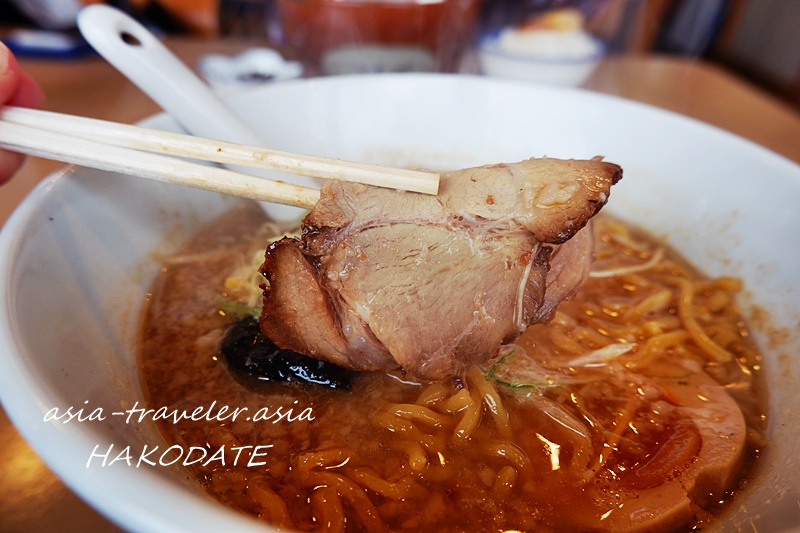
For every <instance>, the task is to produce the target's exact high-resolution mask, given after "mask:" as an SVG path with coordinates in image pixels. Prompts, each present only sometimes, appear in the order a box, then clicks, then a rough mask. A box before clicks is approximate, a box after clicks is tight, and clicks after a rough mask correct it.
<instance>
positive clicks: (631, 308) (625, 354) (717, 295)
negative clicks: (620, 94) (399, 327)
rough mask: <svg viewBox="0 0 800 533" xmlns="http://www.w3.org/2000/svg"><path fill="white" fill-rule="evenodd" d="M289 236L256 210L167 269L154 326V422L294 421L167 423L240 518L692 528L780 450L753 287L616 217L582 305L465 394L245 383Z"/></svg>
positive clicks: (148, 358) (355, 525)
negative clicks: (235, 362) (168, 414)
mask: <svg viewBox="0 0 800 533" xmlns="http://www.w3.org/2000/svg"><path fill="white" fill-rule="evenodd" d="M253 228H260V229H259V230H258V231H256V232H254V231H253ZM276 231H277V229H276V228H274V227H272V226H271V225H270V224H269V223H268V222H267V221H265V220H264V218H263V215H262V214H261V212H260V210H259V209H258V208H257V207H255V206H252V205H249V204H247V205H244V206H243V207H240V208H238V209H237V210H235V211H233V212H231V213H229V214H227V215H225V216H224V217H223V218H221V219H220V220H217V221H216V222H215V223H214V224H212V225H211V226H209V228H208V229H207V230H205V231H203V232H201V236H199V237H198V238H196V239H195V240H194V241H193V242H191V243H189V245H188V246H187V247H186V249H184V250H182V251H181V252H180V253H179V254H176V255H175V256H173V257H170V258H168V259H167V260H166V261H165V262H164V265H163V268H162V272H161V273H160V275H159V276H158V277H157V279H156V281H155V283H154V285H153V289H152V293H151V295H150V300H149V303H148V305H147V309H146V312H145V315H144V318H143V324H142V330H141V340H140V358H141V365H142V374H143V382H144V384H145V387H146V393H147V398H148V402H149V403H150V405H151V407H153V408H157V407H161V406H167V407H169V408H172V409H181V410H186V411H189V412H191V411H192V410H193V409H194V408H196V407H197V406H206V407H209V406H211V405H217V406H220V405H226V406H230V407H231V408H234V407H236V408H247V410H246V411H243V412H246V413H249V414H254V413H257V412H259V410H263V409H264V408H267V411H266V412H268V413H275V412H276V411H277V410H282V411H281V412H282V413H284V414H286V413H292V414H293V416H294V419H293V420H291V421H290V418H283V419H281V420H279V421H278V420H277V419H270V420H263V419H262V420H258V421H256V420H254V419H255V418H256V417H253V416H247V417H245V416H241V417H237V418H236V419H235V420H234V419H226V420H222V421H220V420H216V419H212V420H210V421H209V420H205V419H204V420H198V421H192V420H181V421H179V422H178V423H172V422H168V423H163V424H162V425H161V426H160V430H161V432H162V434H163V436H164V437H165V439H166V440H168V441H169V442H170V443H172V444H176V445H179V446H181V447H183V448H185V449H188V448H189V447H191V446H197V447H203V448H206V449H208V450H218V449H222V448H224V449H225V450H226V451H225V452H224V453H225V454H227V455H226V458H227V460H225V461H223V460H215V461H208V462H198V463H195V464H192V465H190V466H188V467H186V468H188V470H189V472H190V473H191V476H192V477H194V478H195V479H196V480H197V481H198V483H199V484H200V485H202V487H203V488H204V489H205V490H206V491H207V492H208V493H210V494H211V495H213V496H214V497H215V498H216V499H218V500H219V501H221V502H224V503H225V504H227V505H229V506H231V507H234V508H236V509H238V510H240V511H242V512H244V513H247V514H249V515H252V516H254V517H257V518H258V519H260V520H263V521H266V522H268V523H270V524H273V525H275V526H277V527H280V528H283V529H287V530H300V531H337V532H338V531H348V532H350V531H509V530H511V531H533V530H535V531H568V530H581V531H585V530H604V529H606V530H615V531H622V530H629V531H638V530H646V529H659V530H682V529H690V528H693V527H702V526H703V525H705V524H707V523H708V522H709V521H710V520H713V519H714V518H715V517H716V516H717V515H718V514H719V513H721V512H724V510H725V508H726V503H727V502H728V501H729V500H730V499H731V498H732V497H733V496H734V495H735V492H736V490H737V488H738V487H739V486H740V485H741V483H742V481H741V480H742V479H744V476H746V474H747V472H748V471H749V470H750V469H752V465H753V463H754V459H755V458H756V457H757V455H758V454H759V452H760V450H761V449H762V448H763V446H764V442H763V426H764V416H763V412H764V411H763V405H762V403H763V402H762V400H761V399H760V385H759V383H760V378H759V376H760V364H761V356H760V355H759V353H758V351H757V350H756V349H755V347H754V345H753V343H752V342H751V340H750V338H749V336H748V332H747V329H746V326H745V324H744V323H743V320H742V317H741V315H740V313H739V311H738V308H737V306H736V293H737V292H738V291H739V290H740V289H741V284H740V283H739V281H737V280H735V279H731V278H724V277H723V278H717V279H707V278H704V277H701V276H700V275H698V274H697V272H695V271H694V270H693V269H692V268H690V266H689V265H688V264H687V263H686V262H684V261H683V260H681V259H680V258H679V257H678V256H677V255H676V254H675V253H673V252H672V251H671V250H669V249H667V248H666V247H665V246H663V245H661V244H659V243H657V242H656V241H654V240H653V239H651V238H649V237H647V236H646V235H644V234H643V233H641V232H638V231H635V230H634V229H632V228H631V227H629V226H627V225H625V224H623V223H621V222H619V221H616V220H615V219H613V218H610V217H609V216H606V215H600V216H599V217H597V219H596V221H595V223H594V232H595V241H596V250H595V256H596V258H595V262H594V264H593V268H592V275H591V277H590V278H589V279H588V280H587V282H586V283H585V284H584V285H583V286H582V288H581V289H580V291H579V293H578V294H576V295H575V296H574V297H573V298H572V299H570V300H568V301H565V302H563V303H562V304H561V305H560V306H559V308H558V310H557V312H556V313H555V316H554V318H553V320H552V321H551V322H550V323H548V324H545V325H535V326H532V327H530V328H529V329H528V330H527V331H526V332H525V333H524V334H523V335H522V337H520V338H519V340H518V341H517V342H516V343H515V344H513V345H510V346H506V347H504V348H503V349H502V351H501V355H500V357H498V358H497V359H496V360H495V361H492V362H491V363H490V364H488V365H486V367H483V368H479V367H475V368H472V369H471V370H470V371H469V373H468V374H467V375H466V376H464V377H463V378H459V379H449V380H445V381H440V382H422V381H418V380H415V379H413V378H412V377H410V376H406V375H404V374H403V373H402V372H400V371H396V372H389V373H362V374H358V375H356V376H355V378H354V379H353V381H352V386H351V388H350V390H337V389H331V388H326V387H321V386H314V385H309V384H296V383H275V382H261V381H258V380H252V381H243V380H242V379H241V378H240V377H237V376H236V375H235V373H234V372H232V370H231V369H229V368H228V366H227V364H226V362H225V358H224V357H223V356H222V355H221V353H220V345H221V342H222V339H223V337H224V336H225V333H226V331H227V330H228V328H230V327H231V325H232V324H234V323H236V322H238V321H240V320H242V318H243V316H245V315H247V314H248V313H249V312H253V313H257V312H258V304H259V291H258V290H253V286H254V284H256V285H257V284H258V283H262V282H263V280H262V281H260V280H259V279H258V277H257V275H256V274H254V272H255V270H256V268H257V266H258V262H259V260H260V257H263V249H264V247H265V243H266V242H267V241H268V240H269V239H270V237H271V234H272V233H275V232H276ZM476 275H478V273H476ZM254 295H255V296H254ZM254 308H255V309H254ZM433 326H434V327H435V325H433ZM214 402H216V403H214ZM304 410H305V412H306V414H308V415H311V413H313V416H307V417H298V416H297V415H298V414H299V413H301V412H303V411H304ZM262 412H264V411H262ZM247 446H251V447H255V446H264V447H267V448H264V449H268V451H267V453H265V454H263V455H261V456H259V457H258V461H257V463H258V464H257V465H256V466H250V467H248V465H247V463H246V461H243V460H238V461H237V460H236V459H237V458H236V457H235V456H233V450H234V449H236V448H238V447H247ZM253 449H254V448H245V452H242V453H244V454H245V455H247V453H250V452H251V451H252V450H253ZM239 459H241V457H240V458H239ZM223 463H224V464H223Z"/></svg>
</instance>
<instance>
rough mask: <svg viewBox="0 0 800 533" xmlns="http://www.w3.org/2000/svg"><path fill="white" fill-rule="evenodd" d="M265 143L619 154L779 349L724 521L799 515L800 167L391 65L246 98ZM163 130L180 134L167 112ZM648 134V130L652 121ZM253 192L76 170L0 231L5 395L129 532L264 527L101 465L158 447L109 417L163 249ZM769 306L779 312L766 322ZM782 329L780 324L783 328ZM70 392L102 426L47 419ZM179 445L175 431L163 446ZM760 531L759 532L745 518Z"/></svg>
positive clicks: (691, 131)
mask: <svg viewBox="0 0 800 533" xmlns="http://www.w3.org/2000/svg"><path fill="white" fill-rule="evenodd" d="M231 105H232V106H233V107H234V108H235V109H237V110H239V111H241V113H242V115H243V116H244V117H245V118H246V119H247V120H249V121H250V122H252V124H253V125H254V126H255V127H256V128H257V129H258V130H260V131H261V132H262V133H263V135H264V138H265V140H266V143H267V146H270V147H272V148H276V149H283V150H292V151H297V152H304V153H313V154H320V155H327V156H335V157H340V158H345V159H351V160H359V161H366V162H375V163H383V164H391V165H402V166H425V167H429V168H437V169H450V168H461V167H467V166H472V165H478V164H483V163H493V162H500V161H516V160H521V159H524V158H528V157H532V156H543V155H548V156H552V157H562V158H590V157H592V156H595V155H598V154H599V155H603V156H605V157H606V158H607V159H608V160H609V161H613V162H616V163H619V164H621V165H622V166H623V167H624V169H625V177H624V179H623V180H622V182H620V184H619V185H617V186H616V187H615V188H614V190H613V193H612V196H611V201H610V203H609V205H608V207H607V209H608V210H609V211H610V212H613V213H615V214H616V215H618V216H621V217H623V218H624V219H626V220H628V221H631V222H633V223H635V224H638V225H640V226H642V227H643V228H645V229H647V230H649V231H651V232H652V233H654V234H656V235H658V236H660V237H663V238H664V239H666V241H667V242H669V243H670V244H671V245H673V246H675V247H676V248H677V249H678V250H679V251H680V252H681V253H683V254H684V255H685V256H686V257H687V258H689V259H690V260H691V261H692V262H693V263H695V264H696V265H697V266H699V267H700V268H701V269H702V270H703V271H705V272H706V273H708V274H710V275H714V276H716V275H732V276H739V277H741V278H743V279H744V280H745V283H746V291H745V293H744V295H743V298H742V302H743V304H744V308H745V312H746V313H747V315H748V316H753V315H754V313H755V310H756V309H761V310H765V311H766V313H761V315H760V316H761V317H762V318H761V319H760V320H759V321H753V322H752V326H754V328H755V337H756V340H757V341H758V343H759V344H760V345H761V347H762V349H763V351H764V354H765V361H764V368H765V371H766V378H767V379H768V380H769V382H770V384H771V386H770V395H771V397H770V406H769V417H770V425H769V432H768V433H769V437H770V440H771V444H770V446H769V448H768V450H767V451H766V453H765V454H764V456H763V458H762V460H761V462H760V465H759V467H758V469H757V471H756V473H755V478H754V479H753V481H752V483H750V484H749V485H748V487H747V488H746V489H745V490H744V491H743V492H742V493H740V494H738V495H737V497H736V500H735V505H733V506H730V507H729V508H727V510H726V511H725V512H724V514H723V515H722V516H721V518H720V520H719V522H718V525H717V527H718V528H719V529H723V530H733V529H736V530H738V529H740V528H745V529H747V530H748V531H749V530H751V529H750V528H751V526H750V525H749V524H754V525H755V526H756V527H758V531H773V530H780V529H782V528H792V527H798V526H800V511H798V506H797V501H798V497H800V476H799V475H798V473H800V460H799V459H798V458H800V424H798V412H799V411H798V410H797V406H798V405H800V387H798V386H797V385H796V383H795V382H794V381H795V379H796V378H795V376H800V357H798V356H797V355H796V354H798V353H800V336H798V331H797V330H798V327H797V325H798V323H800V280H798V274H799V273H800V238H799V237H798V231H797V230H798V228H800V209H798V207H797V206H798V205H800V167H798V166H797V165H795V164H794V163H792V162H790V161H788V160H786V159H783V158H781V157H779V156H777V155H775V154H773V153H771V152H769V151H767V150H765V149H763V148H761V147H759V146H756V145H754V144H752V143H750V142H747V141H745V140H742V139H740V138H738V137H735V136H733V135H730V134H728V133H725V132H723V131H720V130H718V129H715V128H713V127H710V126H707V125H704V124H701V123H698V122H695V121H692V120H689V119H686V118H684V117H681V116H678V115H675V114H671V113H668V112H664V111H661V110H657V109H654V108H650V107H647V106H644V105H640V104H636V103H631V102H628V101H624V100H621V99H617V98H614V97H609V96H604V95H600V94H594V93H590V92H584V91H578V90H564V89H553V88H547V87H540V86H532V85H530V84H525V83H514V82H504V81H498V80H492V79H487V78H477V77H476V78H471V77H450V76H442V75H416V74H415V75H378V76H357V77H342V78H326V79H314V80H298V81H291V82H286V83H284V84H277V85H272V86H268V87H264V88H263V89H259V90H257V91H254V92H252V93H247V94H243V95H240V96H238V97H236V98H235V99H233V100H231ZM148 125H149V126H152V127H159V128H165V129H175V124H174V123H173V122H172V121H171V120H170V119H169V118H168V117H166V116H157V117H155V118H153V119H151V120H149V121H148ZM643 132H644V133H643ZM238 201H239V200H237V199H233V198H229V197H221V196H219V195H216V194H213V193H208V192H204V191H197V190H191V189H184V188H181V187H178V186H174V185H166V184H161V183H155V182H149V181H145V180H141V179H138V178H131V177H128V176H124V175H108V174H106V173H102V172H99V171H93V170H87V169H83V168H68V169H65V170H64V171H61V172H58V173H56V174H55V175H53V176H50V177H49V178H47V179H46V180H45V181H44V182H43V183H42V184H41V186H39V187H38V188H37V189H36V190H35V191H34V192H33V193H32V194H31V195H30V197H29V198H28V199H27V200H26V201H25V202H23V204H22V205H21V206H20V207H19V209H18V210H17V212H16V213H15V214H14V215H13V216H12V218H11V219H10V220H9V221H8V223H7V225H6V226H5V228H4V229H3V231H2V233H1V234H0V276H1V277H2V279H1V280H0V302H2V306H0V398H1V399H2V402H3V405H4V406H5V408H6V409H7V411H8V413H9V416H10V417H11V419H12V420H13V422H14V424H15V425H16V426H17V427H18V428H19V431H20V432H21V433H22V435H23V436H24V437H25V438H26V439H27V440H28V442H30V444H31V445H32V446H33V448H34V449H35V450H36V451H37V452H38V453H39V454H40V455H41V457H42V458H43V459H44V461H45V462H46V463H47V464H48V465H49V466H50V467H51V468H52V469H53V471H55V473H56V474H58V476H59V477H61V478H62V479H63V480H64V481H65V482H66V483H67V484H68V485H69V486H70V487H71V488H72V489H74V490H75V491H76V492H77V493H78V494H80V495H81V496H82V497H83V498H84V499H86V500H87V501H88V502H89V503H90V504H91V505H93V506H94V507H96V508H97V509H98V510H99V511H100V512H102V513H103V514H105V515H106V516H108V517H109V518H110V519H111V520H113V521H114V522H116V523H117V524H119V525H120V526H122V527H123V528H126V529H129V530H132V531H143V532H144V531H146V532H157V531H232V530H234V528H236V529H237V530H239V531H251V530H252V531H265V530H269V528H268V527H267V526H264V525H263V524H258V523H256V522H255V521H254V520H251V519H249V518H246V517H243V516H242V515H240V514H238V513H236V512H234V511H232V510H230V509H228V508H226V507H224V506H223V505H221V504H218V503H216V502H215V501H213V500H212V499H211V498H210V497H208V496H207V495H205V494H204V493H203V492H202V491H201V490H200V489H199V488H198V487H197V486H196V485H195V484H194V483H193V482H192V481H190V480H188V479H187V476H186V475H185V474H184V473H182V472H181V471H179V470H175V469H172V468H168V467H161V466H157V467H146V466H142V467H140V468H136V466H135V464H134V465H133V466H128V465H126V464H125V462H124V461H118V462H116V463H115V464H113V465H110V466H106V467H102V466H100V464H99V460H98V459H95V460H94V463H92V466H91V467H90V468H87V467H86V464H87V461H88V459H89V458H90V455H91V454H92V453H93V451H95V447H97V450H98V451H97V453H101V452H102V453H106V452H107V450H108V446H109V445H110V444H114V446H115V448H114V451H113V452H112V454H111V456H110V457H109V461H110V460H111V458H113V456H116V454H117V453H118V452H119V451H121V450H122V449H123V448H124V447H125V446H131V447H132V450H133V455H134V456H135V454H136V451H137V450H141V449H142V446H143V445H144V444H150V445H151V446H152V445H154V444H159V443H161V439H160V438H159V436H158V435H157V434H156V433H155V431H154V428H153V427H152V426H150V425H147V424H138V423H133V422H130V423H126V421H125V418H124V417H122V416H111V415H110V413H112V412H119V411H122V410H124V409H127V408H129V407H131V406H132V405H133V404H134V403H135V402H137V401H139V402H140V403H141V401H142V392H141V390H140V383H139V379H138V373H137V364H136V357H135V353H134V342H135V339H136V333H137V322H138V319H139V314H140V309H141V306H142V303H143V301H144V298H145V293H146V292H147V291H148V289H149V287H150V283H151V280H152V279H153V277H154V275H155V274H156V272H157V270H158V266H159V265H158V260H157V258H158V256H159V255H160V254H162V253H167V252H169V251H171V250H174V249H175V248H176V246H178V245H179V244H180V243H181V242H183V241H184V240H185V239H187V238H188V237H190V236H191V235H192V233H193V232H194V231H195V230H196V228H198V227H199V226H200V225H201V224H203V223H204V222H206V221H209V220H210V219H212V218H213V217H215V216H217V215H218V214H220V213H221V212H223V211H225V210H226V209H228V208H229V207H231V206H232V205H234V204H235V203H236V202H238ZM765 315H766V316H767V317H768V318H767V319H764V316H765ZM781 332H783V333H784V334H778V333H781ZM70 406H73V408H74V409H78V408H81V407H83V408H84V416H87V415H88V414H89V413H90V412H91V411H93V410H94V409H96V408H102V409H103V410H104V413H105V414H106V420H104V421H102V422H101V421H91V420H87V421H84V422H76V421H73V422H70V423H67V424H63V423H60V422H57V421H53V420H51V421H49V422H45V421H44V418H45V416H46V414H47V413H48V411H50V410H51V409H53V408H59V409H60V410H61V412H63V411H64V410H66V409H67V408H69V407H70ZM162 444H163V443H162ZM745 526H746V527H745Z"/></svg>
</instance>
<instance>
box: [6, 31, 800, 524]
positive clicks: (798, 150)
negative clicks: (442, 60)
mask: <svg viewBox="0 0 800 533" xmlns="http://www.w3.org/2000/svg"><path fill="white" fill-rule="evenodd" d="M169 46H170V47H171V48H172V49H173V50H174V51H175V52H176V53H177V54H178V55H179V56H181V57H182V58H183V59H184V60H185V61H186V62H187V63H189V64H190V65H194V64H196V60H197V58H198V57H200V56H201V55H202V54H204V53H207V52H211V51H213V52H222V53H232V52H234V51H236V50H238V49H241V48H242V46H243V44H242V43H235V42H211V43H210V42H207V41H206V42H201V41H173V42H170V43H169ZM21 63H22V67H23V69H24V70H26V71H27V72H29V73H30V74H31V75H32V76H34V78H36V79H37V80H38V81H39V83H40V84H41V85H42V86H43V88H44V90H45V92H46V94H47V95H48V105H47V108H48V109H51V110H53V111H60V112H64V113H71V114H76V115H83V116H89V117H97V118H103V119H108V120H115V121H119V122H128V123H130V122H135V121H137V120H139V119H141V118H144V117H146V116H148V115H151V114H153V113H155V112H157V111H158V108H157V106H156V105H155V104H154V103H153V102H152V101H151V100H149V99H148V98H147V97H146V96H144V95H143V94H142V93H141V92H140V91H139V90H138V89H137V88H135V87H134V86H133V85H131V84H130V83H129V82H127V81H126V80H125V79H124V78H123V77H122V76H121V75H120V74H118V73H117V72H116V71H115V70H114V69H113V68H111V67H110V66H109V65H107V64H106V63H105V62H103V61H102V60H100V59H97V58H93V59H87V60H84V61H80V62H51V61H33V60H30V61H22V62H21ZM587 87H588V88H589V89H591V90H596V91H601V92H606V93H610V94H615V95H618V96H622V97H625V98H630V99H632V100H638V101H640V102H645V103H649V104H652V105H655V106H658V107H662V108H665V109H669V110H672V111H676V112H678V113H682V114H685V115H688V116H691V117H694V118H697V119H699V120H702V121H705V122H708V123H711V124H714V125H716V126H719V127H721V128H724V129H726V130H729V131H731V132H734V133H736V134H738V135H741V136H742V137H745V138H748V139H750V140H752V141H755V142H757V143H759V144H762V145H764V146H766V147H768V148H770V149H772V150H774V151H775V152H778V153H780V154H782V155H784V156H786V157H788V158H789V159H792V160H794V161H796V162H798V163H800V114H798V112H797V111H796V110H795V109H793V108H790V107H789V106H788V105H786V104H784V103H782V102H780V101H778V100H776V99H775V98H773V97H771V96H769V95H767V94H766V93H764V92H762V91H760V90H758V89H756V88H755V87H753V86H751V85H749V84H748V83H746V82H744V81H742V80H740V79H738V78H736V77H735V76H733V75H732V74H730V73H728V72H726V71H724V70H722V69H720V68H718V67H715V66H712V65H709V64H706V63H702V62H691V61H684V60H681V59H672V58H666V57H640V56H634V57H617V58H611V59H608V60H606V61H605V62H603V63H602V64H601V65H600V66H599V68H598V70H597V71H596V73H595V74H594V76H593V77H592V78H591V79H590V80H589V82H588V83H587ZM58 166H59V164H58V163H54V162H51V161H44V160H39V159H34V158H29V159H28V161H27V162H26V164H25V166H24V167H23V168H22V170H21V171H20V172H19V174H18V175H17V176H16V178H15V179H14V180H12V182H11V183H9V184H7V185H5V186H3V187H2V189H0V225H2V224H3V223H5V220H6V219H7V218H8V216H9V215H10V214H11V212H12V211H13V209H14V207H15V206H16V205H17V204H18V203H19V202H20V201H21V200H22V199H23V198H24V197H25V195H26V194H27V193H28V192H29V191H30V190H31V189H32V188H33V187H34V186H36V184H37V183H38V182H39V181H40V180H41V179H42V178H43V177H44V176H46V175H48V174H49V173H50V172H52V171H53V170H55V169H56V168H58ZM0 442H2V443H3V445H2V446H0V531H3V532H6V533H12V532H23V531H24V532H35V531H60V532H69V531H76V532H78V531H80V532H83V531H93V532H103V531H119V529H118V528H117V527H116V526H114V525H113V524H111V523H109V522H108V521H107V520H106V519H105V518H103V517H102V516H100V515H99V514H97V513H96V512H95V511H93V510H92V509H91V508H90V507H88V506H87V505H86V504H84V503H83V502H82V501H81V500H80V499H79V498H78V497H77V496H75V495H74V494H73V493H72V492H71V491H70V490H69V489H68V488H66V487H65V486H64V484H63V483H61V482H60V481H59V480H58V478H56V477H55V476H54V475H53V474H52V473H51V472H50V471H49V470H48V469H47V467H46V466H45V465H44V464H43V463H42V462H41V460H39V458H38V457H37V456H36V454H35V453H34V452H33V451H32V450H31V449H30V448H29V447H28V446H27V444H25V442H24V441H23V440H22V439H21V437H20V436H19V434H18V433H17V432H16V430H15V429H14V427H13V426H12V425H11V423H10V422H9V420H8V417H7V416H6V415H5V413H4V412H3V411H2V410H0Z"/></svg>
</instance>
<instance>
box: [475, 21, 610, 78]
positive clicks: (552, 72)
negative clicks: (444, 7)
mask: <svg viewBox="0 0 800 533" xmlns="http://www.w3.org/2000/svg"><path fill="white" fill-rule="evenodd" d="M604 51H605V46H604V45H603V43H602V41H600V40H599V39H596V38H594V37H592V36H590V35H589V34H588V33H586V32H583V31H558V30H517V29H515V28H510V27H509V28H503V29H501V30H498V31H495V32H492V33H489V34H487V35H486V36H484V37H483V38H482V39H481V40H480V42H479V43H478V52H477V53H478V60H479V63H480V68H481V72H482V73H483V74H485V75H487V76H494V77H498V78H508V79H516V80H525V81H534V82H539V83H545V84H549V85H559V86H565V87H578V86H580V85H582V84H583V83H584V82H585V81H586V80H587V79H588V78H589V76H590V75H591V74H592V72H594V69H595V68H596V67H597V64H598V63H599V61H600V59H601V58H602V57H603V53H604Z"/></svg>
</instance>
